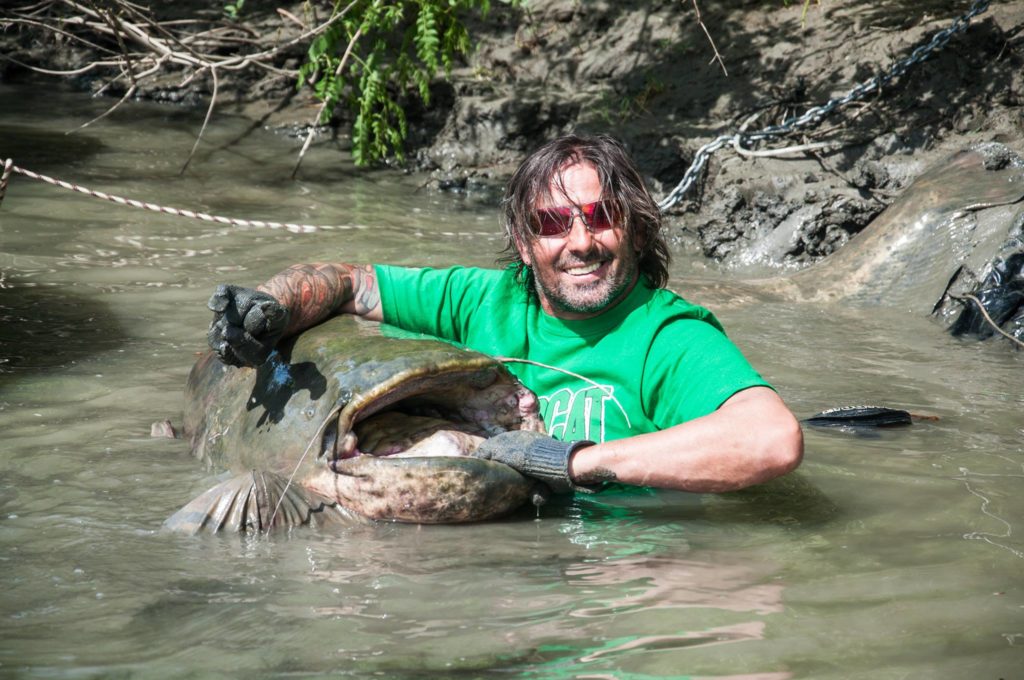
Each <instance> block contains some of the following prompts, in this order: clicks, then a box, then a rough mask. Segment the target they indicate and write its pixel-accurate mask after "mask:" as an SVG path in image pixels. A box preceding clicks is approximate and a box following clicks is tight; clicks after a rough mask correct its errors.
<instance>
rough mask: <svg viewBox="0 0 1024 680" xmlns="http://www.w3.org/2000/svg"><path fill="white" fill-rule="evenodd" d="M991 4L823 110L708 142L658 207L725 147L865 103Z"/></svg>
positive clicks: (984, 2) (985, 2)
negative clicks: (853, 104) (872, 94)
mask: <svg viewBox="0 0 1024 680" xmlns="http://www.w3.org/2000/svg"><path fill="white" fill-rule="evenodd" d="M990 2H991V0H975V2H974V4H973V5H971V8H970V9H969V10H968V11H967V12H966V13H965V14H964V15H963V16H961V17H959V18H957V19H956V20H955V21H954V22H953V23H952V24H951V25H950V26H949V27H948V28H946V29H944V30H941V31H939V32H938V33H936V34H935V35H933V36H932V38H931V40H930V41H929V42H927V43H922V44H921V45H918V46H917V47H916V48H915V49H914V51H913V52H911V53H910V56H908V57H906V58H904V59H902V60H901V61H898V62H896V64H894V65H893V67H892V68H891V69H889V71H888V73H883V74H880V75H876V76H875V77H874V78H870V79H869V80H866V81H864V82H863V83H861V84H860V85H857V86H856V87H855V88H853V89H852V90H850V91H849V92H848V93H846V95H845V96H843V97H840V98H838V99H829V100H828V101H827V102H825V103H824V104H822V105H820V106H815V107H813V108H810V109H808V110H807V111H805V112H804V113H803V114H802V115H800V116H792V117H790V118H787V119H786V120H784V121H782V122H781V123H779V124H778V125H771V126H769V127H766V128H764V129H763V130H758V131H757V132H737V133H735V134H731V135H721V136H719V137H716V138H715V139H714V140H712V141H711V142H708V143H707V144H705V145H704V146H702V147H700V149H698V150H697V153H696V154H694V156H693V162H692V163H690V167H689V168H687V170H686V173H685V174H684V175H683V179H682V180H680V182H679V184H677V185H676V187H675V188H674V189H673V190H672V192H671V193H669V195H668V196H666V197H665V198H664V199H662V200H661V202H660V203H658V208H659V209H660V210H661V211H662V212H665V211H666V210H668V209H669V208H671V207H672V206H674V205H675V204H677V203H679V201H681V200H682V198H683V195H684V194H686V192H687V191H689V190H690V187H692V186H693V185H694V184H695V183H696V181H697V177H698V176H699V175H700V172H701V170H703V169H704V166H705V164H707V161H708V158H709V157H710V156H711V154H713V153H715V152H716V151H718V150H719V149H721V148H722V147H723V146H726V145H731V144H745V143H749V142H759V141H763V140H766V139H772V138H774V137H780V136H782V135H786V134H789V133H790V132H792V131H793V130H796V129H797V128H804V127H811V126H814V125H817V124H819V123H820V122H821V121H822V120H823V119H824V118H825V117H826V116H828V115H829V114H831V113H832V112H833V111H836V110H837V109H840V108H842V107H844V106H846V105H847V104H849V103H850V102H854V101H857V100H859V99H863V98H864V97H866V96H868V95H869V94H871V93H873V92H876V91H878V90H880V89H881V88H883V87H885V86H886V85H888V84H889V82H890V81H892V80H895V79H896V78H899V77H900V76H902V75H903V74H904V73H906V72H907V69H909V68H910V67H911V66H913V65H914V64H917V63H920V62H922V61H924V60H925V59H927V58H928V57H930V56H931V55H932V53H934V52H937V51H938V50H941V49H942V48H943V47H945V46H946V43H948V42H949V39H950V38H951V37H953V36H954V35H955V34H957V33H960V32H961V31H963V30H964V29H966V28H967V25H968V24H969V23H970V22H971V19H973V18H974V17H976V16H978V15H979V14H981V13H982V12H984V11H986V10H987V9H988V6H989V4H990Z"/></svg>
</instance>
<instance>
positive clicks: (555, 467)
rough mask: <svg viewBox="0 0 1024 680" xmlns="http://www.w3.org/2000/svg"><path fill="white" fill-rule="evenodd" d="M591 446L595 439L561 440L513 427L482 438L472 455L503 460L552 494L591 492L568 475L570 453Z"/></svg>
mask: <svg viewBox="0 0 1024 680" xmlns="http://www.w3.org/2000/svg"><path fill="white" fill-rule="evenodd" d="M593 445H594V442H592V441H587V440H580V441H575V442H561V441H558V440H557V439H552V438H551V437H549V436H547V435H544V434H540V433H538V432H529V431H527V430H512V431H510V432H502V433H501V434H499V435H495V436H493V437H491V438H490V439H487V440H484V442H483V443H482V444H480V446H479V448H477V450H476V451H474V452H473V455H474V456H476V457H477V458H486V459H488V460H495V461H498V462H500V463H504V464H505V465H508V466H509V467H512V468H514V469H516V470H517V471H519V472H520V473H521V474H523V475H525V476H527V477H533V478H534V479H539V480H540V481H542V482H544V483H545V484H547V485H548V486H549V487H551V491H552V492H554V493H572V492H573V491H577V490H579V491H593V489H592V488H588V487H583V486H580V485H578V484H576V483H574V482H573V481H572V479H571V478H570V477H569V459H570V458H571V457H572V454H574V453H576V452H577V451H579V450H580V449H582V448H584V447H587V446H593Z"/></svg>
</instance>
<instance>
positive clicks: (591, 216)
mask: <svg viewBox="0 0 1024 680" xmlns="http://www.w3.org/2000/svg"><path fill="white" fill-rule="evenodd" d="M583 214H584V215H585V216H586V218H587V224H588V225H589V226H590V231H604V230H605V229H611V228H612V227H613V226H614V221H615V220H613V219H612V210H611V206H610V205H609V204H608V203H607V202H606V201H598V202H597V203H590V204H588V205H585V206H583Z"/></svg>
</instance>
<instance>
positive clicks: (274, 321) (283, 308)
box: [206, 263, 383, 366]
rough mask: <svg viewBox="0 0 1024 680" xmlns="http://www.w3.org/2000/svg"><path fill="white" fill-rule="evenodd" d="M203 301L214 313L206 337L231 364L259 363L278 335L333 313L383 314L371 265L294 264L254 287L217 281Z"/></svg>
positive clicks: (377, 316) (376, 317) (374, 316)
mask: <svg viewBox="0 0 1024 680" xmlns="http://www.w3.org/2000/svg"><path fill="white" fill-rule="evenodd" d="M206 306H207V307H209V309H210V310H211V311H212V312H213V321H212V322H211V323H210V330H209V331H208V332H207V334H206V338H207V342H209V344H210V347H211V348H212V349H213V350H214V351H215V352H216V353H217V355H218V356H220V358H221V361H223V362H224V363H227V364H231V365H233V366H259V365H260V364H262V363H263V362H264V361H266V360H267V358H268V357H269V356H270V354H271V352H273V350H274V347H275V346H276V345H277V343H278V341H280V340H281V339H282V338H286V337H288V336H290V335H295V334H296V333H300V332H302V331H304V330H306V329H307V328H309V327H310V326H313V325H315V324H317V323H320V322H321V321H323V320H324V319H326V318H327V317H329V316H333V315H335V314H341V313H346V314H355V315H357V316H361V317H363V318H366V319H372V320H374V321H381V320H382V319H383V314H382V312H381V307H380V292H379V291H378V289H377V276H376V274H375V273H374V270H373V267H372V266H371V265H366V266H357V265H351V264H340V263H339V264H299V265H295V266H293V267H290V268H288V269H286V270H285V271H283V272H281V273H280V274H278V275H277V276H274V277H273V278H272V279H270V280H269V281H267V282H266V283H265V284H263V285H262V286H260V287H259V288H258V289H257V290H253V289H251V288H243V287H241V286H234V285H230V284H221V285H220V286H217V290H216V291H214V293H213V295H212V296H211V297H210V301H209V302H208V303H207V304H206Z"/></svg>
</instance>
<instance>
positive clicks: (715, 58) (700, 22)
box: [692, 0, 729, 76]
mask: <svg viewBox="0 0 1024 680" xmlns="http://www.w3.org/2000/svg"><path fill="white" fill-rule="evenodd" d="M692 2H693V11H694V12H696V13H697V24H698V25H699V26H700V27H701V29H702V30H703V31H704V35H706V36H707V37H708V42H709V43H711V50H712V51H713V52H714V53H715V56H713V57H711V61H709V62H708V63H709V64H713V63H715V62H716V61H717V62H718V64H719V65H720V66H721V67H722V73H724V74H725V75H726V76H728V75H729V71H728V70H727V69H726V68H725V62H724V61H722V55H721V54H719V52H718V47H717V46H715V39H714V38H712V37H711V33H710V32H708V27H707V26H705V25H704V20H703V19H701V18H700V7H698V6H697V0H692Z"/></svg>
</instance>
